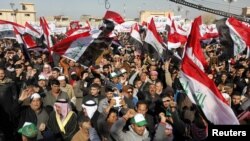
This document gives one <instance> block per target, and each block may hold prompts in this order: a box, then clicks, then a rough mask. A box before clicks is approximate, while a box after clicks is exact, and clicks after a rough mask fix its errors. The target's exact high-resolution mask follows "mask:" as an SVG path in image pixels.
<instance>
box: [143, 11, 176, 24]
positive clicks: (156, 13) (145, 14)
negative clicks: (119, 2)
mask: <svg viewBox="0 0 250 141" xmlns="http://www.w3.org/2000/svg"><path fill="white" fill-rule="evenodd" d="M169 14H170V15H171V16H173V15H174V13H173V12H171V11H141V12H140V17H139V22H140V23H142V22H143V21H148V18H149V17H152V16H156V17H161V16H162V17H167V16H168V15H169Z"/></svg>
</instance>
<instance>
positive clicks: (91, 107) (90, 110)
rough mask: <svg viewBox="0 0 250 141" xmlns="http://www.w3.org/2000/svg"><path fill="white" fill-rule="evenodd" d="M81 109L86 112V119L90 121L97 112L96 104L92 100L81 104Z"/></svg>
mask: <svg viewBox="0 0 250 141" xmlns="http://www.w3.org/2000/svg"><path fill="white" fill-rule="evenodd" d="M82 108H83V109H85V110H86V112H87V115H88V117H89V118H90V119H91V118H92V117H93V115H94V114H95V111H96V110H97V104H96V102H95V101H94V100H88V101H86V102H85V103H84V104H82Z"/></svg>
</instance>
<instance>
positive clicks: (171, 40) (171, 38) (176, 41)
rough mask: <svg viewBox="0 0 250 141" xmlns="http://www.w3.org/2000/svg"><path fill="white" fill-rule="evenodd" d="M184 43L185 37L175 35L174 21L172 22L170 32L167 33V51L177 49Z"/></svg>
mask: <svg viewBox="0 0 250 141" xmlns="http://www.w3.org/2000/svg"><path fill="white" fill-rule="evenodd" d="M186 42H187V36H184V35H181V34H179V33H177V31H176V27H175V24H174V21H172V25H171V27H170V31H169V32H168V49H169V50H171V49H174V48H178V47H180V46H181V45H185V44H186Z"/></svg>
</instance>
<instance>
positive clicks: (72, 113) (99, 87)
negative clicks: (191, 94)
mask: <svg viewBox="0 0 250 141" xmlns="http://www.w3.org/2000/svg"><path fill="white" fill-rule="evenodd" d="M120 36H122V37H118V38H119V39H120V43H121V45H122V47H121V48H118V49H117V50H116V51H115V52H114V50H113V51H112V50H109V49H107V50H105V51H104V52H103V53H102V55H101V56H100V57H99V58H98V59H97V60H96V63H95V64H93V65H92V66H90V67H88V68H86V67H83V66H82V65H81V64H79V63H77V62H75V61H72V60H70V59H67V58H65V57H62V56H61V57H60V62H58V63H52V62H51V61H50V59H49V58H50V57H49V56H50V54H49V53H48V52H46V51H35V50H30V51H29V52H28V53H29V57H30V58H29V59H27V57H26V55H27V54H25V51H24V50H23V48H21V47H20V46H19V45H18V44H17V43H16V41H14V40H10V39H2V40H0V56H1V57H0V125H1V126H0V140H1V141H5V140H6V141H12V140H13V141H17V140H23V141H36V140H37V141H42V140H46V141H49V140H56V141H60V140H62V141H99V140H100V141H184V140H187V141H201V140H206V137H207V135H208V125H209V124H212V123H210V122H209V121H208V120H207V119H206V117H205V116H204V115H203V114H202V112H201V110H200V109H199V107H197V106H196V105H194V104H192V102H191V101H190V100H189V99H188V97H187V95H186V94H185V91H183V89H182V87H181V85H180V82H179V79H178V78H179V71H180V69H179V67H180V63H178V61H176V60H175V61H174V57H173V56H172V57H169V59H167V60H165V61H162V60H157V59H156V58H154V57H152V56H151V57H150V55H149V54H147V53H144V54H140V53H138V52H135V51H134V50H135V47H134V46H133V45H131V44H129V42H127V39H128V38H126V37H124V36H125V34H121V35H120ZM221 48H222V47H221V46H220V45H219V44H216V45H215V44H207V45H206V46H204V47H203V52H204V54H205V56H206V59H207V61H208V62H209V69H208V70H206V73H207V75H208V77H209V78H210V79H212V80H214V82H215V83H216V85H217V87H218V89H219V90H220V91H221V93H222V94H223V96H224V97H225V99H226V100H227V101H228V104H229V105H230V106H231V108H232V109H233V111H234V113H235V115H236V116H237V117H238V119H239V121H240V123H241V124H249V116H248V115H246V114H245V113H247V111H249V106H250V86H249V79H250V70H249V59H248V58H247V56H246V55H244V54H243V55H239V56H236V57H235V58H231V59H230V60H225V59H220V58H219V57H218V56H220V55H221V54H222V52H223V50H222V49H221Z"/></svg>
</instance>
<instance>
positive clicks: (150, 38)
mask: <svg viewBox="0 0 250 141" xmlns="http://www.w3.org/2000/svg"><path fill="white" fill-rule="evenodd" d="M145 42H147V43H148V44H150V45H151V46H152V47H153V48H154V49H155V50H156V51H157V52H158V53H159V55H160V56H162V54H163V46H162V45H161V43H160V42H158V40H157V39H156V38H155V36H154V34H153V33H152V31H150V30H148V31H147V35H146V37H145Z"/></svg>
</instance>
